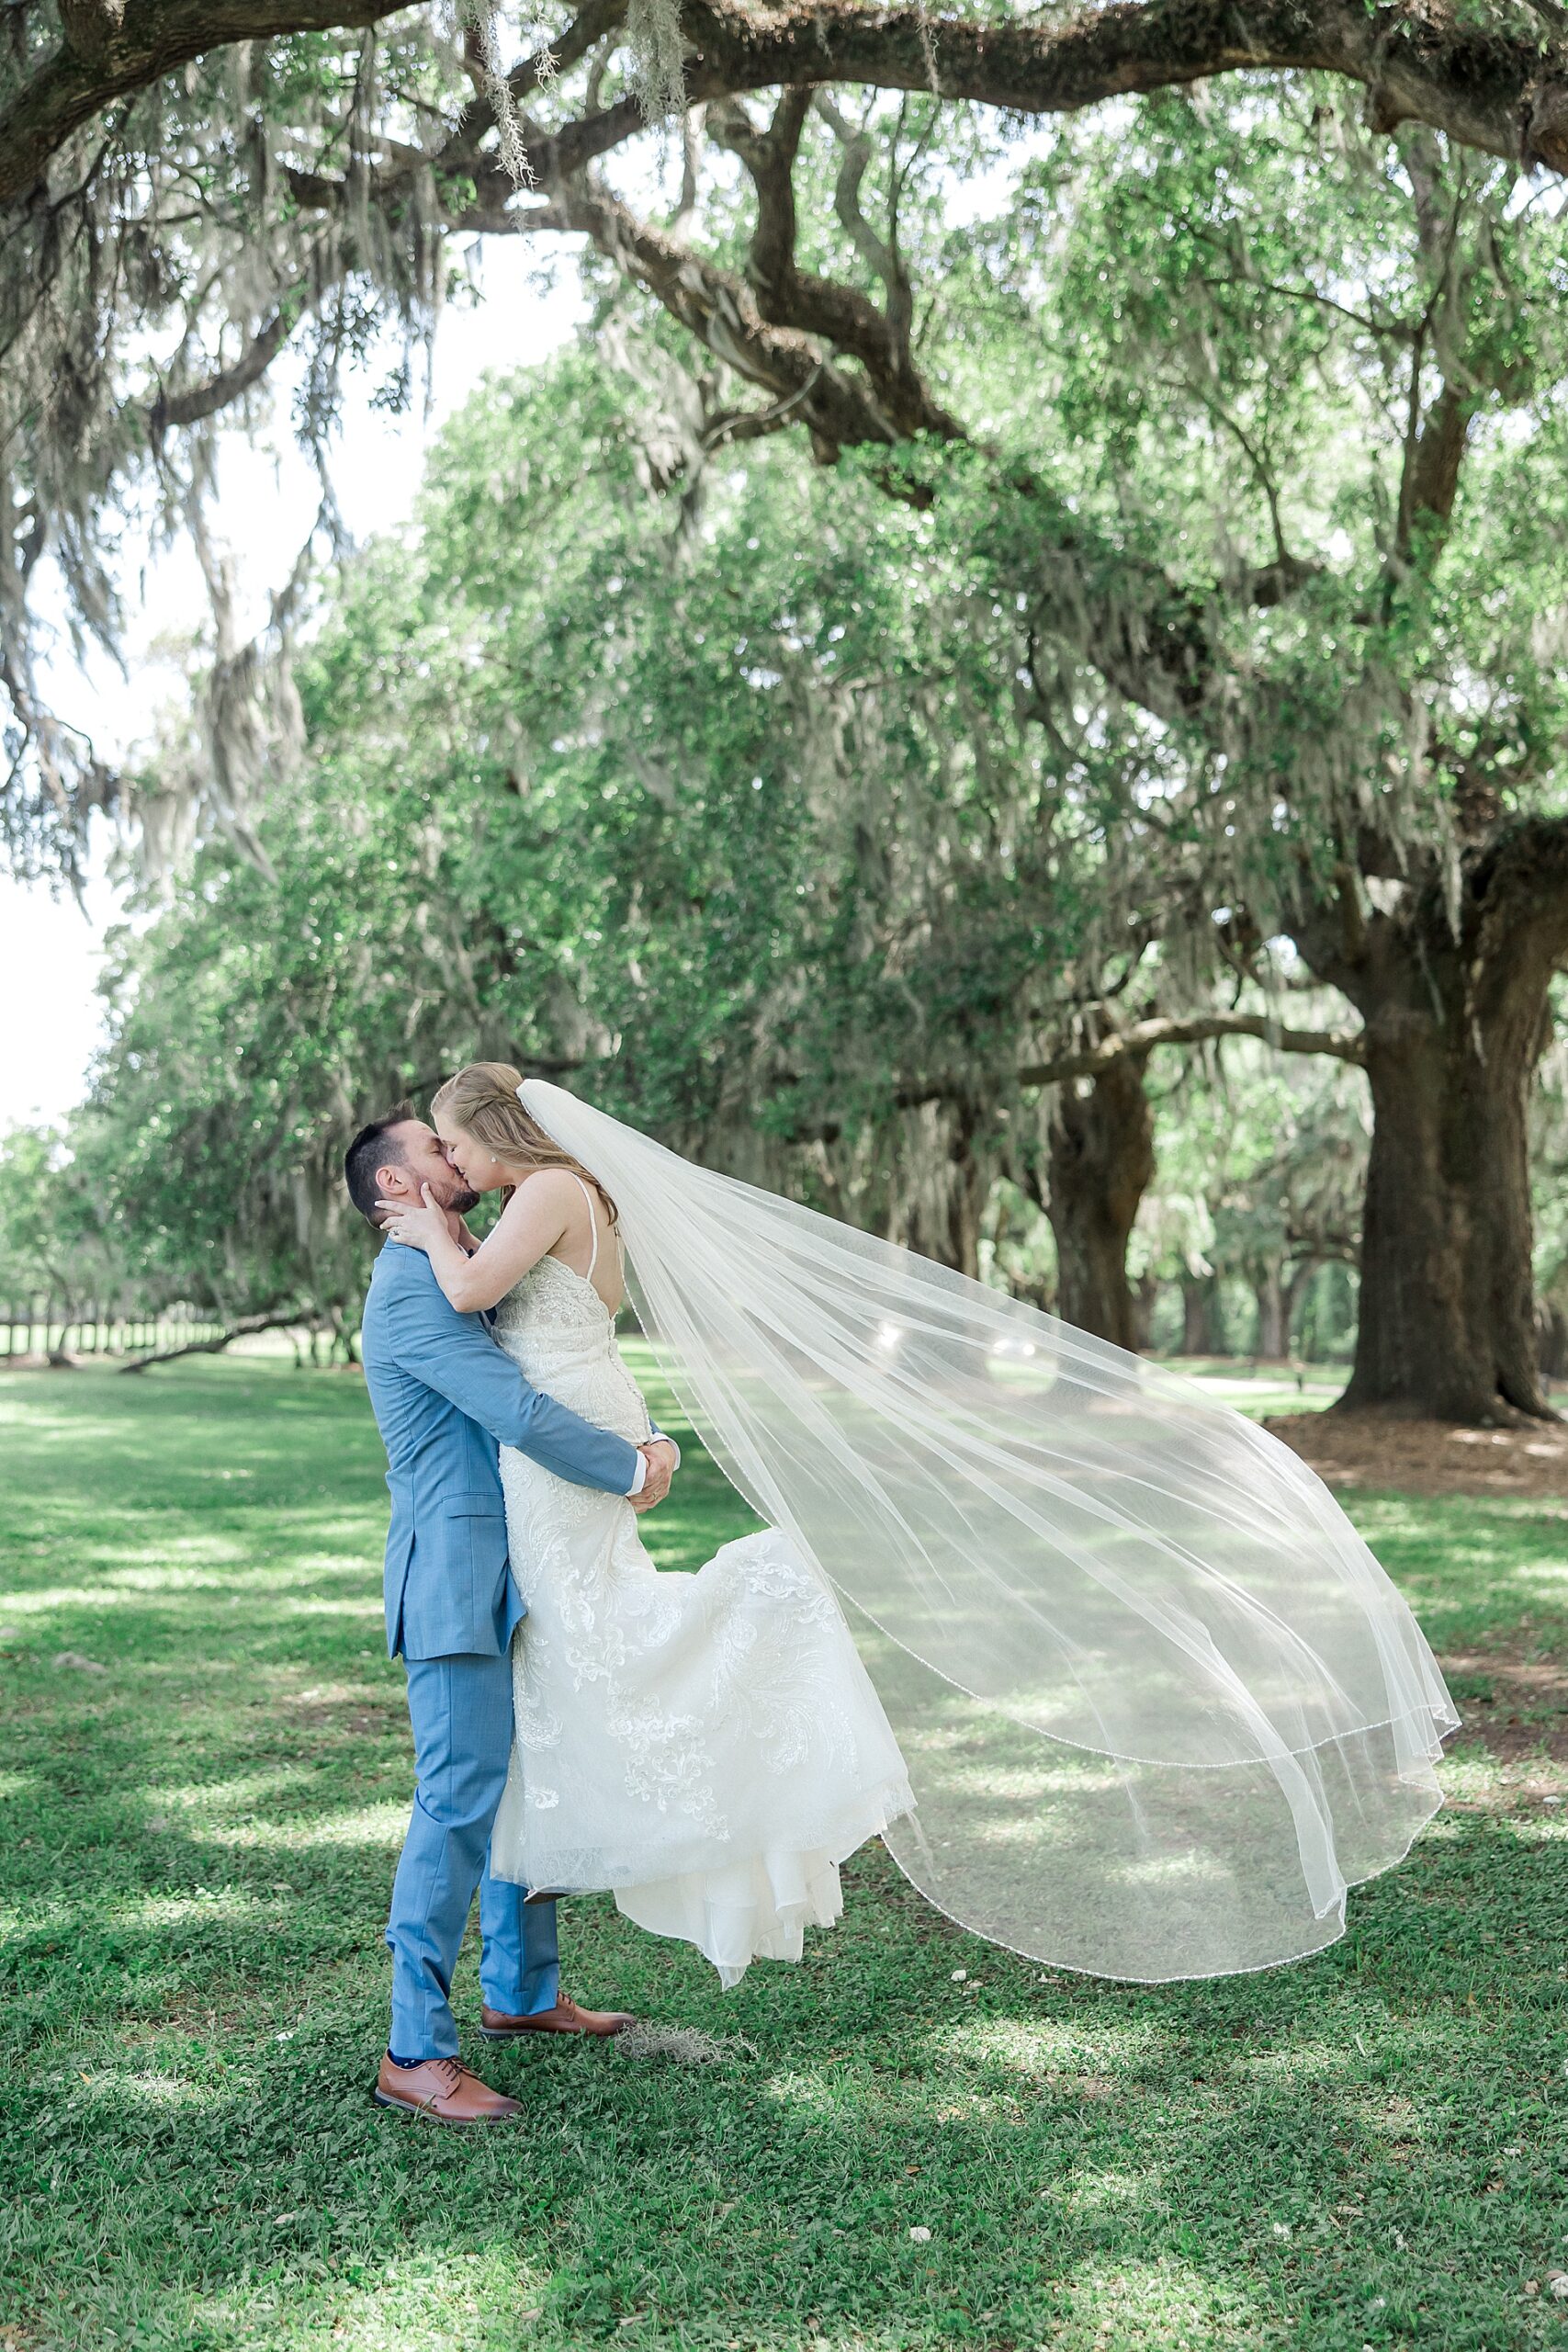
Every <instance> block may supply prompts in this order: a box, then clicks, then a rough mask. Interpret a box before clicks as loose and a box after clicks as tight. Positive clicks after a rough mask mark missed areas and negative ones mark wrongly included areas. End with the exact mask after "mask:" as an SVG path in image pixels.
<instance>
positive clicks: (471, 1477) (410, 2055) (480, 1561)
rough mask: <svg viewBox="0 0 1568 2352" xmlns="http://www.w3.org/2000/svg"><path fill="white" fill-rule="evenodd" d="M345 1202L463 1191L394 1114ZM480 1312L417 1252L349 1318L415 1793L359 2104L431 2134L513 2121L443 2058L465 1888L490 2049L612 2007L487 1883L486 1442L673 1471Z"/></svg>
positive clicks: (497, 1609)
mask: <svg viewBox="0 0 1568 2352" xmlns="http://www.w3.org/2000/svg"><path fill="white" fill-rule="evenodd" d="M344 1181H345V1182H346V1183H347V1186H348V1193H349V1198H350V1199H351V1200H352V1201H353V1203H354V1205H355V1208H356V1209H357V1210H358V1211H359V1212H360V1214H361V1216H364V1217H366V1218H367V1220H368V1222H369V1223H370V1224H371V1225H372V1226H375V1227H378V1228H379V1227H380V1224H381V1218H382V1212H381V1210H380V1209H379V1208H378V1202H383V1201H385V1202H398V1203H400V1202H404V1201H406V1202H408V1203H409V1204H410V1205H411V1206H413V1207H417V1206H418V1205H419V1204H420V1201H421V1197H422V1195H421V1189H420V1188H421V1186H422V1185H428V1186H429V1188H430V1192H431V1193H432V1195H433V1196H434V1199H435V1200H436V1201H437V1202H438V1203H439V1204H440V1205H441V1206H442V1207H443V1208H445V1209H446V1211H447V1212H448V1213H449V1215H450V1216H451V1217H452V1220H453V1225H454V1229H455V1234H456V1238H458V1239H465V1238H466V1237H465V1236H464V1235H463V1233H462V1232H461V1231H460V1230H457V1220H458V1218H460V1217H461V1216H462V1213H463V1211H464V1210H465V1209H469V1208H472V1207H473V1205H474V1198H475V1196H474V1195H473V1194H472V1193H469V1192H468V1190H467V1189H466V1188H465V1187H464V1185H463V1184H462V1182H460V1180H459V1179H458V1178H457V1175H456V1174H455V1172H454V1170H452V1168H451V1166H450V1164H449V1163H448V1161H447V1159H446V1151H445V1149H444V1148H443V1146H442V1143H441V1140H440V1138H439V1136H436V1135H435V1134H434V1130H433V1129H431V1128H430V1127H428V1126H426V1125H425V1124H424V1122H423V1120H422V1119H420V1118H418V1117H416V1115H415V1114H414V1113H413V1111H412V1109H411V1108H410V1107H409V1105H408V1104H406V1103H400V1105H399V1106H398V1108H397V1109H396V1110H393V1111H390V1112H389V1113H388V1114H386V1115H385V1116H384V1117H382V1118H379V1119H376V1120H373V1121H372V1122H371V1124H370V1125H368V1126H367V1127H362V1128H361V1129H360V1132H359V1133H358V1135H356V1136H355V1138H354V1141H353V1143H352V1144H350V1146H349V1148H348V1154H347V1157H346V1159H345V1160H344ZM488 1319H489V1318H488V1317H479V1316H477V1315H459V1314H458V1313H457V1309H456V1308H455V1307H454V1306H450V1305H449V1304H448V1303H447V1300H446V1296H445V1295H444V1293H443V1292H442V1289H441V1286H440V1284H439V1283H437V1281H436V1279H435V1276H434V1272H433V1271H432V1269H431V1263H430V1260H429V1259H428V1258H427V1257H426V1256H425V1254H424V1252H423V1250H402V1249H398V1248H395V1247H387V1248H384V1249H383V1250H381V1251H380V1252H379V1254H378V1257H377V1260H376V1267H375V1272H373V1274H372V1276H371V1279H370V1292H369V1295H368V1297H367V1300H366V1303H365V1317H364V1323H363V1326H362V1348H363V1353H364V1359H365V1377H366V1383H367V1387H368V1388H369V1391H370V1402H371V1406H372V1408H373V1409H374V1411H375V1415H376V1421H377V1426H378V1429H379V1430H380V1432H381V1437H382V1442H384V1444H385V1446H386V1448H387V1463H388V1469H387V1484H388V1486H389V1487H390V1488H391V1494H392V1523H391V1528H390V1531H389V1534H388V1537H387V1560H386V1570H385V1577H384V1589H385V1600H386V1610H387V1647H388V1652H389V1656H391V1657H397V1656H398V1655H399V1653H401V1655H402V1659H403V1668H404V1671H405V1673H406V1675H407V1678H408V1699H409V1720H410V1722H411V1724H412V1727H413V1741H414V1764H415V1774H416V1790H415V1795H414V1804H413V1817H412V1821H411V1823H410V1825H409V1833H408V1837H407V1839H406V1840H405V1842H404V1845H403V1850H402V1855H401V1858H400V1860H399V1863H398V1870H397V1876H396V1879H395V1880H394V1882H393V1886H392V1909H391V1917H390V1918H389V1921H388V1925H387V1941H388V1943H389V1946H390V1947H391V1952H392V2031H391V2039H390V2041H389V2045H388V2050H387V2054H386V2056H385V2057H384V2058H383V2059H382V2061H381V2069H380V2074H379V2076H378V2081H377V2085H376V2090H375V2097H376V2098H377V2099H378V2101H379V2102H380V2103H381V2105H382V2106H384V2107H401V2108H408V2109H413V2110H415V2111H416V2112H419V2113H423V2114H426V2115H429V2116H431V2117H433V2118H434V2120H436V2121H437V2122H440V2123H452V2124H478V2123H491V2122H505V2121H510V2120H513V2119H514V2118H515V2117H516V2116H518V2115H520V2114H521V2112H522V2109H521V2108H520V2107H519V2105H518V2103H517V2101H516V2100H515V2099H511V2098H502V2095H501V2094H500V2093H499V2092H497V2091H493V2090H491V2089H490V2088H489V2086H487V2085H486V2084H484V2083H482V2082H480V2080H479V2076H478V2075H474V2074H471V2073H470V2072H469V2070H468V2068H467V2067H466V2066H463V2065H461V2064H459V2063H458V2060H457V2024H456V2021H455V2019H454V2018H453V2016H452V2010H451V2007H450V2004H449V2001H448V1997H447V1996H448V1992H449V1989H450V1986H451V1982H452V1969H453V1965H454V1963H455V1962H456V1960H457V1948H458V1945H459V1944H460V1943H461V1941H462V1938H463V1930H464V1928H465V1927H466V1925H467V1923H468V1911H469V1907H470V1905H471V1904H472V1902H473V1899H474V1893H475V1890H476V1888H477V1889H478V1892H479V1933H480V1936H481V1939H482V1945H483V1949H482V1955H481V1958H480V1962H479V1985H480V1992H481V1996H482V2001H483V2007H482V2008H481V2011H480V2031H481V2032H482V2033H483V2035H484V2036H485V2038H486V2040H487V2041H514V2040H522V2039H524V2038H525V2037H526V2036H528V2035H530V2034H537V2033H588V2034H609V2033H616V2032H619V2030H621V2028H622V2027H623V2026H626V2025H629V2024H630V2022H631V2020H630V2018H627V2017H626V2016H624V2015H622V2014H620V2013H619V2012H617V2011H607V2012H606V2011H598V2012H596V2011H594V2010H592V2009H583V2008H580V2007H578V2005H577V2003H576V2002H575V2001H571V2000H569V1999H568V1998H567V1997H566V1996H565V1995H564V1994H563V1993H562V1992H561V1990H560V1982H559V1972H558V1964H557V1951H556V1917H555V1909H556V1906H555V1904H554V1902H553V1901H552V1900H551V1899H549V1897H548V1896H547V1895H543V1894H537V1895H536V1894H529V1895H525V1894H524V1890H523V1889H522V1888H521V1887H520V1886H513V1885H510V1884H508V1883H506V1882H504V1881H502V1880H499V1879H496V1878H494V1877H493V1876H492V1875H491V1869H490V1862H489V1846H490V1833H491V1823H492V1822H493V1821H494V1819H495V1815H496V1809H497V1807H498V1806H499V1804H500V1803H501V1797H502V1790H503V1789H504V1787H505V1785H506V1776H507V1770H508V1767H509V1764H510V1761H511V1755H512V1666H511V1660H510V1657H509V1655H508V1653H509V1651H510V1648H511V1644H512V1635H513V1630H514V1628H515V1627H516V1625H517V1624H518V1623H519V1621H520V1620H521V1618H522V1617H523V1615H524V1605H523V1600H522V1596H521V1594H520V1593H519V1592H518V1589H517V1586H516V1583H515V1581H514V1580H513V1574H512V1568H511V1564H510V1563H509V1561H508V1559H507V1551H506V1515H505V1506H504V1502H503V1500H502V1487H501V1474H500V1468H499V1464H498V1461H497V1453H496V1449H497V1446H498V1444H504V1445H514V1446H516V1447H517V1448H518V1449H519V1450H520V1452H522V1453H528V1454H532V1455H533V1457H534V1459H535V1460H536V1461H538V1462H542V1463H544V1464H545V1465H546V1467H547V1468H548V1469H550V1470H553V1471H554V1472H555V1473H556V1475H557V1476H558V1477H562V1478H568V1479H570V1480H571V1481H572V1482H573V1484H574V1485H577V1486H580V1487H597V1488H598V1489H599V1490H600V1491H601V1492H602V1493H605V1494H618V1495H627V1496H630V1497H631V1498H633V1508H634V1510H648V1509H650V1508H651V1507H652V1506H653V1505H654V1504H655V1503H658V1502H660V1501H662V1499H663V1498H664V1496H665V1495H666V1494H667V1493H668V1492H669V1490H670V1480H671V1473H672V1471H673V1469H674V1467H675V1464H676V1461H677V1460H678V1456H677V1454H676V1451H675V1448H674V1446H673V1445H672V1444H671V1442H670V1440H669V1439H668V1438H661V1437H658V1436H655V1437H654V1438H653V1439H652V1440H651V1441H650V1442H649V1443H648V1444H647V1445H645V1446H641V1447H637V1446H633V1445H631V1444H629V1443H628V1442H627V1441H626V1439H625V1438H620V1437H615V1436H612V1435H611V1434H610V1433H609V1432H608V1431H607V1430H598V1429H594V1428H593V1427H592V1425H591V1424H590V1423H589V1422H587V1421H584V1420H581V1419H579V1418H578V1416H577V1415H576V1414H575V1413H572V1412H569V1411H568V1410H567V1408H566V1407H565V1406H564V1405H558V1404H557V1403H556V1402H555V1400H554V1398H553V1397H543V1396H541V1395H540V1394H539V1393H538V1391H537V1390H536V1389H534V1388H531V1387H530V1386H529V1385H528V1383H527V1382H526V1381H525V1379H524V1377H523V1374H521V1372H519V1370H518V1369H517V1366H516V1365H515V1364H514V1363H513V1362H512V1361H511V1359H510V1358H509V1357H508V1356H506V1355H504V1354H503V1353H502V1350H501V1349H500V1348H499V1347H498V1346H497V1345H496V1343H495V1341H494V1340H492V1339H491V1336H490V1333H489V1330H488V1329H487V1328H486V1326H487V1323H488Z"/></svg>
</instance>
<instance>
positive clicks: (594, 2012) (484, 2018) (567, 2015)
mask: <svg viewBox="0 0 1568 2352" xmlns="http://www.w3.org/2000/svg"><path fill="white" fill-rule="evenodd" d="M636 2023H637V2019H636V2018H634V2017H632V2016H630V2015H629V2014H628V2012H627V2011H626V2010H625V2009H581V2008H579V2007H578V2006H577V2003H576V2002H575V2001H572V2000H569V1999H568V1997H567V1996H566V1995H565V1994H564V1993H560V1994H558V1995H557V1996H556V2005H555V2007H554V2008H553V2009H536V2010H535V2012H534V2014H533V2016H532V2017H531V2018H509V2017H507V2016H506V2015H505V2014H504V2013H503V2012H502V2010H500V2009H481V2010H480V2011H479V2031H480V2033H481V2034H482V2035H483V2036H484V2038H485V2040H486V2041H522V2039H523V2036H524V2035H525V2033H588V2034H592V2035H593V2036H594V2037H595V2039H598V2038H600V2037H602V2036H603V2035H605V2034H610V2033H625V2031H626V2028H627V2026H629V2025H635V2024H636Z"/></svg>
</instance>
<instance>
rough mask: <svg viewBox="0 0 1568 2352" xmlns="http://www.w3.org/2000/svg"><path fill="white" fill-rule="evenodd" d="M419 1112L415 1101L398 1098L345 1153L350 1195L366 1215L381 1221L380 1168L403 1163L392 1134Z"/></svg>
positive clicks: (371, 1220)
mask: <svg viewBox="0 0 1568 2352" xmlns="http://www.w3.org/2000/svg"><path fill="white" fill-rule="evenodd" d="M418 1116H419V1113H418V1112H417V1111H416V1110H415V1109H414V1107H413V1104H412V1103H396V1104H394V1106H393V1108H392V1109H391V1110H389V1111H387V1112H383V1114H382V1115H381V1117H380V1118H378V1119H372V1120H371V1122H370V1124H369V1125H368V1126H365V1127H361V1128H360V1130H359V1133H358V1134H357V1135H356V1136H355V1138H354V1141H353V1142H352V1143H351V1144H350V1145H349V1147H348V1149H347V1150H346V1151H345V1152H344V1157H343V1180H344V1183H345V1184H346V1185H347V1186H348V1197H349V1199H350V1200H351V1201H352V1202H353V1203H354V1205H355V1208H356V1209H357V1210H358V1211H359V1214H360V1216H363V1217H368V1219H369V1221H370V1223H371V1224H372V1225H378V1224H379V1223H380V1219H379V1218H378V1216H377V1215H376V1204H377V1202H378V1200H379V1199H380V1197H381V1188H380V1186H379V1185H378V1183H377V1182H376V1170H378V1168H386V1167H388V1166H391V1167H399V1166H400V1165H401V1163H402V1157H403V1148H402V1145H401V1143H400V1141H399V1139H398V1137H397V1136H395V1135H394V1134H393V1132H392V1130H393V1128H394V1127H401V1126H406V1125H407V1124H408V1122H409V1121H410V1120H411V1119H417V1118H418Z"/></svg>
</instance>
